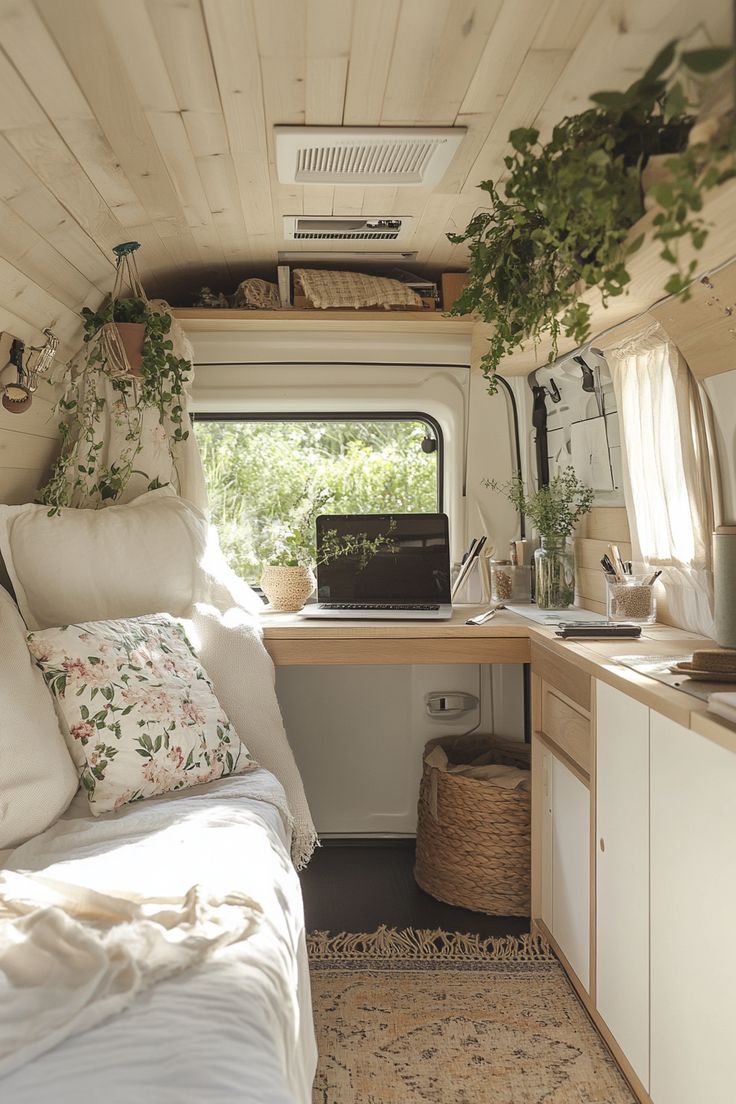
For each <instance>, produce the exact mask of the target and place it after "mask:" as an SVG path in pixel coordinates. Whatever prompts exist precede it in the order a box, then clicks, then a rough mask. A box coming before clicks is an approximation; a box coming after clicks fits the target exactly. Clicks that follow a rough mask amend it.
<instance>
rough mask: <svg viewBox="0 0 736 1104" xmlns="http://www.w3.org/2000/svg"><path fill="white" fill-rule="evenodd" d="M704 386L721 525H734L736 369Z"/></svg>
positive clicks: (735, 491) (708, 380)
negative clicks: (710, 409) (715, 456)
mask: <svg viewBox="0 0 736 1104" xmlns="http://www.w3.org/2000/svg"><path fill="white" fill-rule="evenodd" d="M703 386H704V387H705V391H706V393H707V395H708V398H709V399H710V401H711V404H712V407H713V418H714V420H715V426H716V433H715V436H716V445H717V448H718V459H719V467H720V476H721V501H722V509H723V514H722V517H721V518H720V522H721V524H723V525H736V369H735V370H734V371H733V372H724V373H723V374H722V375H720V376H711V377H710V378H709V379H707V380H705V381H704V384H703Z"/></svg>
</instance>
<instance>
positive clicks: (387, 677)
mask: <svg viewBox="0 0 736 1104" xmlns="http://www.w3.org/2000/svg"><path fill="white" fill-rule="evenodd" d="M194 343H195V354H196V361H197V377H196V382H195V388H194V393H193V398H194V407H195V410H197V411H200V412H204V411H209V412H220V413H226V412H237V411H242V412H248V413H252V412H256V411H262V412H282V413H287V412H289V411H294V412H296V411H298V412H309V411H334V412H337V411H339V412H343V411H350V410H354V411H356V412H358V411H360V412H366V411H402V410H403V411H418V412H423V413H426V414H431V415H432V416H433V417H434V418H436V420H437V421H438V422H439V424H440V426H441V428H442V434H443V440H444V449H445V483H444V508H445V511H446V512H447V513H448V515H449V517H450V523H451V539H452V545H453V556H455V557H456V558H457V557H458V556H459V555H460V553H461V551H462V549H463V548H464V547H465V546H466V545H467V541H468V537H469V536H470V535H474V534H478V533H480V532H482V531H486V532H487V533H488V535H489V537H490V538H492V540H493V541H494V543H495V544H496V545H497V547H498V548H499V549H501V550H504V549H505V548H506V547H507V546H508V541H509V540H510V539H511V538H512V537H514V536H517V535H518V519H517V518H516V515H515V513H514V511H513V508H512V507H511V506H510V505H509V504H508V503H507V502H506V501H505V500H504V499H502V498H501V497H500V496H495V495H492V493H491V492H489V491H488V490H486V489H485V488H483V486H482V479H483V478H484V477H486V476H489V477H492V476H495V477H496V478H498V479H500V480H504V479H507V478H508V477H509V476H510V475H511V472H512V466H513V465H512V453H511V435H510V421H509V415H508V407H507V403H506V399H505V397H504V396H503V395H502V394H501V395H498V396H495V397H493V398H491V397H489V396H488V395H487V394H486V385H485V382H484V381H483V379H482V377H480V376H479V375H478V374H477V373H471V372H470V369H469V367H468V364H469V353H470V349H469V340H468V337H467V336H462V335H461V336H459V337H454V336H452V335H443V336H441V337H432V338H416V337H409V336H408V335H406V336H405V335H390V334H380V333H375V334H365V333H358V332H356V333H355V334H345V333H325V334H321V335H319V334H314V333H311V334H310V333H300V334H297V335H293V334H284V333H279V334H273V335H270V334H261V333H255V334H247V335H242V334H227V333H219V334H200V335H195V341H194ZM521 398H522V403H523V401H524V397H523V393H522V395H521ZM522 417H523V413H522ZM277 690H278V694H279V700H280V702H281V707H282V710H283V713H284V719H285V722H286V728H287V732H288V734H289V738H290V740H291V743H292V746H293V747H294V752H295V755H296V757H297V761H298V763H299V767H300V770H301V771H302V774H303V777H304V782H305V786H306V790H307V795H308V797H309V800H310V804H311V806H312V810H313V813H314V816H315V820H316V823H317V828H318V830H319V831H320V832H321V833H322V834H337V835H364V834H388V835H401V834H411V833H412V832H413V831H414V829H415V825H416V802H417V795H418V785H419V776H420V772H421V750H422V747H423V746H424V744H425V742H426V741H427V740H428V739H430V738H432V737H433V736H436V735H441V734H443V733H457V732H465V731H467V730H469V729H472V728H474V727H476V726H477V725H479V727H480V729H481V730H482V731H498V732H502V733H503V734H504V735H508V736H515V737H517V738H521V737H522V736H523V713H522V704H521V703H522V674H521V668H520V667H519V666H504V667H496V668H492V669H491V668H488V667H486V668H479V667H478V666H473V665H447V666H441V667H428V666H415V667H412V666H406V667H403V666H396V667H388V666H387V667H381V666H371V667H288V668H281V669H279V670H278V672H277ZM438 690H440V691H449V690H463V691H466V692H469V693H472V694H475V695H477V696H479V697H480V706H479V709H477V710H473V711H471V712H469V713H468V714H465V715H463V716H462V717H461V718H459V719H458V720H457V721H455V722H448V721H437V720H434V719H432V718H430V717H429V716H427V713H426V705H425V696H426V694H427V693H428V692H430V691H438Z"/></svg>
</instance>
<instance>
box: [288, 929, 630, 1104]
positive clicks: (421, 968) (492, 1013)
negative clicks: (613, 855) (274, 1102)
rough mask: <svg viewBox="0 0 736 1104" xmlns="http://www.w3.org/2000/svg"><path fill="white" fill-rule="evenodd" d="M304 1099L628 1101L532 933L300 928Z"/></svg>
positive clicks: (515, 1103)
mask: <svg viewBox="0 0 736 1104" xmlns="http://www.w3.org/2000/svg"><path fill="white" fill-rule="evenodd" d="M308 942H309V954H310V960H311V972H312V992H313V1001H314V1015H315V1022H316V1030H317V1045H318V1047H319V1053H320V1060H319V1068H318V1071H317V1078H316V1081H315V1088H314V1096H313V1101H314V1104H632V1101H634V1097H633V1096H632V1095H631V1092H630V1090H629V1088H628V1087H627V1085H626V1083H625V1081H624V1080H623V1078H622V1077H621V1075H620V1073H619V1072H618V1070H617V1068H616V1066H615V1064H614V1062H613V1059H612V1058H611V1056H610V1054H609V1053H608V1050H607V1049H606V1047H605V1045H604V1043H603V1042H602V1040H601V1039H600V1037H599V1036H598V1034H597V1032H596V1030H595V1028H594V1027H593V1025H592V1023H591V1022H590V1020H589V1019H588V1016H587V1014H586V1012H585V1010H584V1009H583V1007H582V1005H581V1004H580V1002H579V1001H578V999H577V997H576V995H575V993H574V991H573V990H572V988H571V986H570V984H569V982H568V981H567V978H566V977H565V974H564V973H563V971H562V968H561V967H560V965H559V964H558V962H557V960H556V959H555V958H554V956H553V954H552V952H551V951H550V950H549V948H548V947H547V945H546V943H544V941H543V940H541V939H539V938H538V937H536V936H530V935H524V936H520V937H518V938H517V937H508V938H503V939H482V938H481V937H479V936H475V935H461V934H459V933H454V932H453V933H448V932H440V931H418V930H415V929H412V928H408V929H404V930H402V931H394V930H391V929H387V928H379V929H378V930H377V931H376V932H373V933H372V934H370V935H350V934H346V933H343V934H340V935H336V936H329V935H328V934H327V933H325V932H315V933H314V934H312V935H310V936H309V940H308Z"/></svg>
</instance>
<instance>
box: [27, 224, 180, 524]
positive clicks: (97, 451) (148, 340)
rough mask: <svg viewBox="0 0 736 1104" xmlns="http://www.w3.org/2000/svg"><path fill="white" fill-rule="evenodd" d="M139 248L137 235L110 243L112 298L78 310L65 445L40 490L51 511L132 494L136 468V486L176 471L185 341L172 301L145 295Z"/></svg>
mask: <svg viewBox="0 0 736 1104" xmlns="http://www.w3.org/2000/svg"><path fill="white" fill-rule="evenodd" d="M138 248H139V246H138V243H137V242H126V243H124V244H123V245H119V246H116V247H115V250H114V252H115V254H116V256H117V270H116V275H115V283H114V286H113V290H112V294H111V296H110V299H109V300H108V301H107V302H106V303H105V304H103V306H102V307H100V308H98V309H97V310H92V309H91V308H89V307H85V308H84V309H83V310H82V317H83V318H84V331H85V335H84V345H83V347H82V349H81V350H80V352H79V354H78V355H77V357H75V358H74V360H73V361H72V362H71V364H70V365H69V366H68V371H69V384H68V386H67V389H66V392H65V394H64V396H63V397H62V398H61V400H60V401H59V403H58V409H59V410H60V412H61V413H62V414H63V415H65V416H66V417H65V419H64V420H63V421H62V423H61V425H60V432H61V437H62V448H61V455H60V456H59V459H58V461H57V462H56V464H55V466H54V468H53V471H52V473H51V478H50V479H49V481H48V482H47V483H46V485H45V486H44V487H43V488H42V489H41V491H40V492H39V495H38V498H37V501H38V502H41V503H44V504H46V505H48V506H50V507H51V512H58V510H59V509H60V508H61V507H62V506H80V505H86V506H89V505H90V504H93V505H97V506H103V505H107V504H109V503H112V502H115V501H127V499H128V498H129V497H134V495H133V494H131V488H130V487H129V485H130V483H131V479H132V478H133V477H134V476H135V477H136V485H135V492H136V493H138V494H140V493H141V492H142V491H145V490H152V489H154V488H155V487H160V486H163V485H164V483H165V482H173V483H175V484H176V481H177V473H176V463H177V459H178V452H179V448H180V446H181V445H182V444H183V442H184V441H186V440H187V439H188V437H189V430H190V422H189V416H188V414H187V412H186V407H185V387H186V385H187V384H188V383H189V381H190V379H191V376H192V362H191V356H190V349H189V347H188V343H187V342H186V339H185V338H184V337H183V334H180V333H179V332H174V330H173V326H174V321H173V318H172V315H171V312H170V309H169V307H168V305H167V304H166V303H164V302H163V301H161V300H156V301H151V300H149V299H148V297H147V295H146V293H145V290H144V288H143V285H142V283H141V279H140V275H139V273H138V267H137V264H136V261H135V250H136V249H138ZM126 287H127V288H129V289H130V291H131V293H132V294H131V295H129V296H124V295H123V291H124V289H126ZM182 353H184V354H186V355H182ZM162 473H163V475H166V476H167V477H168V478H163V476H162Z"/></svg>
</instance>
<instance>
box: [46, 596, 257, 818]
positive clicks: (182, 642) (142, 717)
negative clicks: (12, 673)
mask: <svg viewBox="0 0 736 1104" xmlns="http://www.w3.org/2000/svg"><path fill="white" fill-rule="evenodd" d="M28 647H29V650H30V652H31V655H32V656H33V658H34V660H35V662H36V664H37V665H38V667H40V669H41V673H42V674H43V677H44V679H45V681H46V684H47V686H48V687H49V689H50V690H51V693H52V694H53V695H54V698H55V699H56V704H57V708H58V712H59V716H60V719H61V726H62V729H63V731H64V735H65V736H66V740H67V744H68V745H69V750H70V752H71V755H72V758H73V760H74V762H75V764H76V767H77V770H78V772H79V777H80V779H81V782H82V786H83V787H84V789H85V790H86V792H87V797H88V798H89V804H90V809H91V810H92V812H93V813H94V814H95V815H98V814H99V813H107V812H110V810H112V809H118V808H119V807H120V806H121V805H126V804H127V803H128V802H130V801H139V800H141V799H142V798H145V797H154V796H155V795H156V794H163V793H167V792H168V791H170V790H181V789H184V788H185V787H187V786H196V785H199V784H200V783H201V782H210V781H212V780H213V779H215V778H221V777H223V776H224V775H227V774H239V773H241V772H243V771H248V770H252V769H253V768H254V767H255V766H257V764H256V763H255V762H254V761H253V758H252V757H251V755H250V753H249V752H248V749H247V748H246V746H245V744H243V743H242V741H241V740H240V738H239V736H238V735H237V733H236V732H235V730H234V728H233V727H232V725H231V724H230V721H229V720H228V719H227V717H226V716H225V713H224V711H223V709H222V708H221V706H220V704H219V702H218V700H217V698H216V697H215V694H214V691H213V689H212V683H211V682H210V680H209V678H208V677H207V674H206V672H205V671H204V670H203V668H202V666H201V664H200V662H199V660H198V659H197V657H196V655H195V654H194V650H193V648H192V646H191V644H190V643H189V640H188V639H187V636H186V633H185V632H184V629H183V628H182V626H181V625H180V624H179V623H178V622H176V621H174V620H172V618H170V617H168V616H166V615H165V614H156V615H154V616H150V617H136V618H131V619H130V620H125V621H91V622H89V623H87V624H83V625H64V626H63V627H62V628H59V629H43V630H41V631H39V632H32V633H29V634H28Z"/></svg>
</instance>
